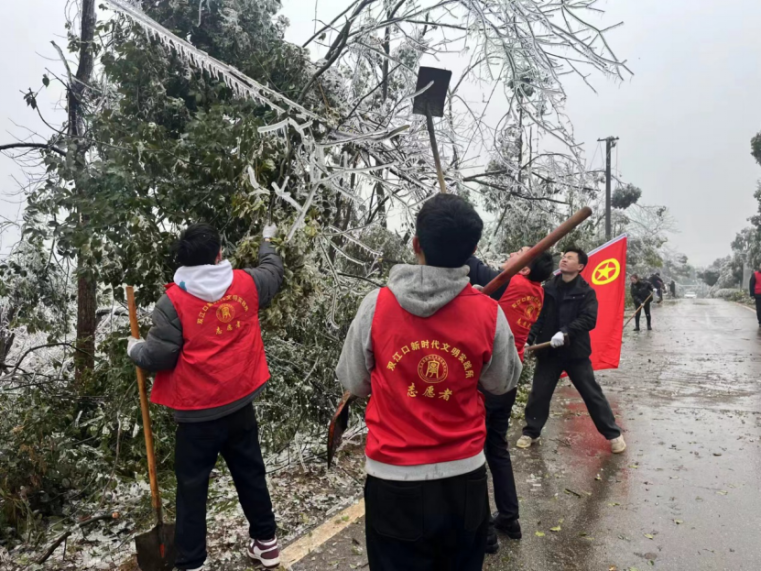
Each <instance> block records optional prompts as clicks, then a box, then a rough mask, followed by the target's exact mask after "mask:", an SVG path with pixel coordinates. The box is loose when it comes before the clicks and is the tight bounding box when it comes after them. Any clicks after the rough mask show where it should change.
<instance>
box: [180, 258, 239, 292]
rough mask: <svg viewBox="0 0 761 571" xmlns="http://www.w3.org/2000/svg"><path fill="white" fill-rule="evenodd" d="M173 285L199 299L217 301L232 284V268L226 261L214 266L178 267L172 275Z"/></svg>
mask: <svg viewBox="0 0 761 571" xmlns="http://www.w3.org/2000/svg"><path fill="white" fill-rule="evenodd" d="M174 283H176V284H177V285H178V286H180V288H181V289H183V290H185V291H186V292H188V293H189V294H190V295H194V296H196V297H197V298H199V299H202V300H204V301H217V300H219V299H222V297H223V296H224V295H225V292H226V291H227V290H228V288H229V287H230V286H231V285H232V283H233V267H232V265H231V264H230V262H229V261H228V260H223V261H221V262H219V263H218V264H216V265H212V264H205V265H203V266H180V268H179V269H178V270H177V271H176V272H175V273H174Z"/></svg>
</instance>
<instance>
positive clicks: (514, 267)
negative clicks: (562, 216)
mask: <svg viewBox="0 0 761 571" xmlns="http://www.w3.org/2000/svg"><path fill="white" fill-rule="evenodd" d="M590 216H592V209H591V208H589V207H588V206H585V207H584V208H582V209H581V210H579V211H578V212H577V213H576V214H574V215H573V216H571V217H570V218H569V219H568V220H566V221H565V222H563V223H562V224H561V225H560V226H558V227H557V228H556V229H555V230H553V231H552V232H550V233H549V234H547V236H545V237H544V238H542V239H541V240H540V241H539V242H538V243H537V244H536V246H534V247H533V248H531V249H530V250H528V251H527V252H525V253H523V254H521V255H519V256H516V257H514V258H513V259H511V260H510V261H509V262H508V263H507V267H505V269H504V271H503V272H502V273H501V274H499V275H498V276H497V277H496V278H494V279H493V280H492V281H490V282H489V283H488V284H486V286H485V287H484V289H483V290H482V291H483V293H485V294H486V295H491V294H493V293H494V292H495V291H497V290H498V289H499V288H501V287H502V286H503V285H505V284H506V283H507V281H508V280H509V279H510V278H511V277H513V276H514V275H515V274H517V273H518V272H519V271H521V270H522V269H523V268H525V267H526V266H528V265H529V264H530V263H531V262H533V261H534V260H535V259H536V258H537V257H538V256H539V255H540V254H542V253H543V252H545V251H546V250H549V249H550V248H552V246H554V245H555V244H557V243H558V242H560V240H562V239H563V238H565V237H566V236H567V235H568V234H570V233H571V232H572V231H573V230H574V229H575V228H576V227H577V226H579V224H581V223H582V222H584V221H585V220H586V219H587V218H589V217H590Z"/></svg>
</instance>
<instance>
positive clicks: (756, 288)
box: [750, 265, 761, 327]
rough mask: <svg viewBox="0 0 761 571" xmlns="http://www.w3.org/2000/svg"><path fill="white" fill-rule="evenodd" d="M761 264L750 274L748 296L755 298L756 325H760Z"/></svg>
mask: <svg viewBox="0 0 761 571" xmlns="http://www.w3.org/2000/svg"><path fill="white" fill-rule="evenodd" d="M759 270H761V265H759V267H758V270H757V271H755V272H753V275H752V276H750V297H752V298H755V300H756V315H757V316H758V326H759V327H761V271H759Z"/></svg>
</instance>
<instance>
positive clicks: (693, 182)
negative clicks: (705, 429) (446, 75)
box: [0, 0, 761, 265]
mask: <svg viewBox="0 0 761 571" xmlns="http://www.w3.org/2000/svg"><path fill="white" fill-rule="evenodd" d="M191 1H195V0H191ZM317 1H318V5H317V8H318V16H319V17H320V18H321V19H323V20H326V21H327V20H330V19H332V17H333V16H334V15H335V14H338V13H339V12H340V11H342V10H343V9H344V8H345V7H346V6H347V2H348V0H317ZM283 4H284V9H283V12H284V14H285V15H286V16H287V17H288V18H289V20H290V21H291V28H290V30H289V32H288V36H287V39H288V40H289V41H292V42H294V43H298V44H301V43H303V41H304V40H306V38H308V37H309V36H310V35H311V34H312V32H313V30H314V21H313V19H314V9H315V2H314V0H283ZM64 6H65V0H23V1H22V0H18V1H11V0H0V22H3V33H2V34H0V73H1V77H2V78H3V79H2V82H1V83H0V143H6V142H11V141H12V140H13V136H15V137H18V138H24V137H25V136H27V132H26V131H24V130H23V129H22V128H19V127H17V126H15V125H14V122H15V123H17V124H18V125H21V126H29V127H31V128H34V129H39V130H40V131H41V132H45V131H44V126H42V125H41V123H40V121H39V119H38V118H37V116H36V114H35V113H34V112H33V111H32V110H31V109H30V108H28V107H27V106H26V104H25V103H24V101H23V99H22V96H21V93H20V91H22V90H26V89H27V88H29V87H32V88H37V87H38V86H39V85H40V80H41V77H42V74H43V73H44V72H45V68H46V67H49V68H51V69H53V70H55V71H56V72H58V71H60V67H61V66H60V63H59V62H58V61H57V55H56V53H55V50H54V49H53V47H52V46H51V45H50V41H51V40H56V41H57V43H58V44H59V45H61V46H62V47H63V46H65V43H66V42H65V39H63V38H62V37H61V36H62V35H63V34H64V28H63V25H64V13H63V11H64ZM599 6H600V7H601V8H603V9H605V10H606V11H607V13H606V15H605V16H604V17H603V21H604V22H606V23H608V24H610V23H614V22H618V21H623V22H624V24H625V25H624V26H623V27H622V28H619V29H617V30H615V31H613V32H611V33H610V34H609V36H608V39H609V41H610V43H611V45H612V47H613V49H614V50H615V51H616V53H617V54H618V56H619V58H621V59H626V60H628V63H629V66H630V67H631V69H632V70H633V71H634V73H635V75H634V77H633V78H632V79H631V80H629V81H627V82H625V83H623V84H620V85H619V84H615V83H612V82H609V81H607V80H604V79H603V78H600V77H598V78H594V79H593V80H592V83H593V85H594V86H595V88H596V89H597V91H598V94H597V95H596V94H595V93H593V92H592V91H590V90H589V88H587V87H586V86H585V85H584V84H583V83H582V82H581V81H580V80H569V81H568V82H567V84H566V89H567V94H568V103H567V113H568V115H569V117H570V119H571V120H572V122H573V124H574V128H575V131H576V137H577V140H578V141H579V142H583V143H584V144H585V148H586V152H587V160H588V161H590V164H589V167H590V168H601V167H602V165H603V162H602V161H603V158H602V155H603V153H602V151H601V150H598V149H597V145H598V143H597V139H598V138H601V137H605V136H608V135H615V136H618V137H620V138H621V140H620V142H619V148H618V154H617V156H616V155H614V159H613V164H614V168H615V165H616V164H618V169H619V171H620V173H621V175H622V177H623V179H624V180H626V181H627V182H632V183H633V184H636V185H637V186H639V187H640V188H642V190H643V193H644V195H643V202H646V203H650V204H664V205H666V206H668V207H669V209H670V210H671V212H672V214H673V215H674V217H675V218H676V221H677V224H678V226H679V229H680V231H681V232H680V233H679V234H677V235H674V236H672V240H671V245H672V246H673V247H674V248H675V249H677V250H679V251H682V252H684V253H686V254H687V255H688V256H689V257H690V259H691V261H692V262H693V263H696V264H700V265H706V264H709V263H710V262H711V261H713V260H714V259H715V258H717V257H720V256H724V255H727V254H728V253H729V243H730V242H731V240H732V239H733V238H734V235H735V233H736V232H738V231H739V230H740V229H742V228H743V227H744V226H746V225H747V218H748V217H749V216H751V215H752V214H753V213H754V212H755V210H756V202H755V200H754V199H753V191H754V189H755V185H756V180H757V179H759V178H761V167H758V165H756V164H755V162H754V160H753V158H752V157H751V156H750V138H751V137H752V136H753V135H754V134H755V133H756V132H758V131H759V130H761V65H759V54H761V34H759V33H758V29H759V26H761V2H758V0H722V1H721V2H717V1H715V0H614V1H610V2H601V3H600V5H599ZM45 57H47V58H50V59H52V60H54V61H49V60H46V59H44V58H45ZM424 63H426V64H428V65H436V64H435V62H433V61H431V62H428V61H426V62H424ZM454 71H455V77H454V79H453V81H456V80H457V70H456V69H455V70H454ZM476 95H477V94H476ZM60 97H61V93H60V91H58V90H50V91H49V92H48V93H46V92H43V94H42V95H41V97H40V99H39V101H40V104H41V107H42V110H43V113H44V114H45V115H46V116H47V115H50V116H51V117H52V116H53V111H54V109H55V108H56V107H57V106H59V101H60ZM498 111H499V110H495V115H497V114H501V113H498ZM59 121H60V119H58V121H56V122H55V124H58V122H59ZM593 157H594V162H591V159H592V158H593ZM14 175H15V176H16V177H18V176H20V171H19V170H18V169H17V168H16V167H15V166H14V164H13V162H12V161H11V160H10V159H8V158H6V157H3V156H0V216H4V217H7V218H10V219H13V220H16V219H18V216H19V209H20V205H19V201H18V197H12V196H9V195H11V194H15V193H17V191H18V183H17V182H16V181H14V179H13V178H12V177H13V176H14ZM1 220H2V218H0V221H1ZM13 239H14V236H12V235H4V236H0V251H7V248H8V246H9V245H10V243H11V242H12V241H13Z"/></svg>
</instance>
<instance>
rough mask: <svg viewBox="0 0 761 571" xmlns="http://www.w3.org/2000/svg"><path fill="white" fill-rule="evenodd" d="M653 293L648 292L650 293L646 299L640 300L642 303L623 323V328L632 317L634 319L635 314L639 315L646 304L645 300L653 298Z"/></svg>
mask: <svg viewBox="0 0 761 571" xmlns="http://www.w3.org/2000/svg"><path fill="white" fill-rule="evenodd" d="M654 293H655V292H652V293H650V295H648V296H647V299H646V300H645V301H643V302H642V305H640V306H639V307H638V308H637V311H635V312H634V315H632V316H631V317H630V318H629V319H627V320H626V323H624V329H626V326H627V325H629V323H631V320H632V319H634V318H635V317H637V315H639V312H640V311H642V308H643V307H645V305H647V302H648V301H650V300H651V299H652V298H653V294H654Z"/></svg>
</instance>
